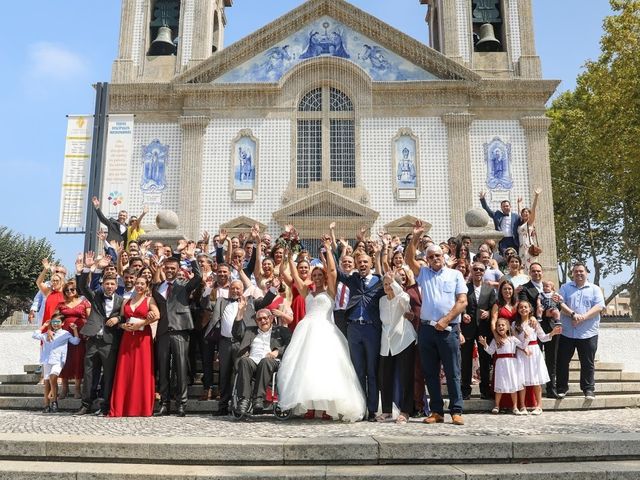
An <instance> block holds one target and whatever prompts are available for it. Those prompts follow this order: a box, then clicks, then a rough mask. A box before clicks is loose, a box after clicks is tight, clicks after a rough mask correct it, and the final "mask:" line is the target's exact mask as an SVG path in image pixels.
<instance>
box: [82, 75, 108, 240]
mask: <svg viewBox="0 0 640 480" xmlns="http://www.w3.org/2000/svg"><path fill="white" fill-rule="evenodd" d="M108 99H109V84H108V83H107V82H104V83H102V82H98V83H97V84H96V103H95V111H94V117H93V118H94V120H93V141H92V145H91V166H90V169H89V186H88V187H89V188H88V195H87V216H86V222H85V236H84V251H85V252H87V251H89V250H93V251H95V249H96V245H97V240H96V233H97V231H98V227H99V222H98V217H97V215H96V212H95V209H94V208H93V203H92V202H91V199H92V198H93V197H94V196H95V197H98V198H100V197H101V194H102V174H103V171H104V165H103V164H104V145H105V140H106V135H107V111H108Z"/></svg>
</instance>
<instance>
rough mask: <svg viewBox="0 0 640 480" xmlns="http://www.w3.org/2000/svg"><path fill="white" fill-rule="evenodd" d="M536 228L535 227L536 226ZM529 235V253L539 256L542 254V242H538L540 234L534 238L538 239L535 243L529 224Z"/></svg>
mask: <svg viewBox="0 0 640 480" xmlns="http://www.w3.org/2000/svg"><path fill="white" fill-rule="evenodd" d="M534 228H535V227H534ZM527 235H528V236H529V243H530V244H531V245H529V249H528V252H529V255H531V256H532V257H537V256H538V255H540V254H541V253H542V248H541V247H540V244H539V243H538V236H537V235H536V236H535V237H534V238H535V239H536V243H535V244H534V243H533V242H532V241H531V230H529V226H528V225H527Z"/></svg>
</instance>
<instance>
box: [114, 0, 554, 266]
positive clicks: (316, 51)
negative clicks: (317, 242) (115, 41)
mask: <svg viewBox="0 0 640 480" xmlns="http://www.w3.org/2000/svg"><path fill="white" fill-rule="evenodd" d="M419 1H420V3H421V4H425V5H426V7H427V23H428V26H429V29H428V31H429V37H430V38H429V46H428V45H426V44H423V43H421V42H419V41H417V40H414V39H413V38H411V37H409V36H407V35H405V34H404V33H402V32H400V31H398V30H397V29H395V28H393V27H391V26H389V25H387V24H385V23H384V22H383V21H381V20H379V19H377V18H375V17H373V16H371V15H369V14H367V13H366V12H363V11H362V10H359V9H357V8H356V7H354V6H352V5H351V4H349V3H348V2H346V1H344V0H309V1H307V2H305V3H304V4H302V5H301V6H300V7H298V8H296V9H294V10H293V11H291V12H289V13H288V14H286V15H284V16H283V17H281V18H279V19H277V20H275V21H273V22H272V23H270V24H268V25H266V26H265V27H263V28H261V29H259V30H258V31H256V32H253V33H250V34H248V35H247V36H246V37H245V38H244V39H242V40H240V41H238V42H236V43H234V44H233V45H231V46H229V47H225V46H224V26H225V24H226V17H225V8H229V7H231V6H232V1H231V0H181V1H179V0H123V6H122V24H121V33H120V48H119V55H118V58H117V59H116V61H115V63H114V67H113V75H112V82H111V85H110V90H109V113H110V115H118V114H129V115H134V116H135V126H134V130H133V140H132V141H133V147H132V152H133V155H132V158H131V159H130V164H129V166H128V169H127V171H128V172H129V176H128V178H127V179H126V181H127V182H129V185H128V194H127V197H126V198H124V199H123V202H122V204H121V206H119V208H125V209H127V210H129V211H130V212H131V213H134V214H135V213H136V212H137V211H138V210H141V209H142V206H143V205H145V204H146V205H149V207H150V212H151V213H150V215H149V217H150V218H154V217H155V213H157V212H158V211H161V210H172V211H175V212H176V213H177V214H178V217H179V218H180V229H181V230H182V231H183V232H184V234H185V235H186V236H188V237H191V238H195V237H197V236H198V235H199V233H200V232H202V231H203V230H209V231H217V230H218V229H219V228H220V227H221V226H224V227H227V228H228V229H230V230H231V231H234V229H240V228H242V229H245V230H246V226H249V225H251V224H253V223H259V224H261V225H263V226H264V227H265V228H266V229H267V230H269V231H270V232H271V233H278V232H279V231H280V230H281V229H282V227H283V226H284V225H286V224H294V225H295V226H296V228H297V229H298V230H299V231H300V233H301V235H302V236H303V237H304V238H309V239H312V238H317V237H318V236H319V235H320V234H321V233H322V232H324V231H325V230H326V229H327V226H328V224H329V222H331V221H336V223H337V231H338V234H339V235H343V236H346V237H349V238H354V236H355V233H356V231H357V230H358V229H359V228H360V227H361V226H362V225H366V226H367V227H369V228H371V231H372V232H377V231H379V230H381V229H386V230H388V231H389V232H391V233H406V232H407V231H408V230H410V225H411V223H412V222H413V221H415V219H421V220H423V221H425V222H427V223H428V224H430V225H431V230H430V235H431V236H432V237H433V238H434V240H436V241H442V240H446V238H448V237H449V236H455V235H458V234H460V233H462V232H464V231H465V229H466V228H467V227H466V225H465V219H464V217H465V213H466V212H467V211H468V210H469V209H471V208H474V207H475V208H477V207H479V195H480V192H482V191H486V192H488V193H487V199H488V200H489V204H490V205H491V206H492V207H493V208H494V209H495V208H499V204H500V201H501V200H503V199H508V200H510V201H511V202H512V204H513V205H514V208H515V206H516V201H517V199H518V198H520V197H521V198H522V200H523V204H524V205H525V206H530V204H531V200H532V195H533V194H532V192H533V190H534V188H535V187H541V188H542V191H543V193H542V195H541V199H540V204H539V206H538V212H537V213H538V215H537V220H536V226H537V228H538V231H539V243H540V246H541V247H542V248H543V254H542V256H541V260H542V263H543V264H544V266H545V269H547V270H549V271H553V272H555V265H556V258H555V251H556V249H555V232H554V223H553V204H552V194H551V178H550V169H549V156H548V144H547V128H548V125H549V120H548V119H547V118H546V117H545V103H546V101H547V100H548V99H549V98H550V96H551V95H552V94H553V92H554V90H555V88H556V86H557V83H558V82H556V81H551V80H544V79H542V78H541V77H542V75H541V67H540V59H539V57H538V56H537V55H536V50H535V41H534V34H533V23H532V12H531V3H532V2H531V0H493V1H491V0H489V1H487V0H419ZM107 162H109V159H108V158H107ZM108 169H109V168H108V164H107V171H108ZM120 181H122V179H120ZM112 183H113V179H110V178H109V176H108V175H107V176H105V178H104V179H103V185H102V192H103V201H105V202H106V196H107V195H108V194H109V192H110V191H111V190H112Z"/></svg>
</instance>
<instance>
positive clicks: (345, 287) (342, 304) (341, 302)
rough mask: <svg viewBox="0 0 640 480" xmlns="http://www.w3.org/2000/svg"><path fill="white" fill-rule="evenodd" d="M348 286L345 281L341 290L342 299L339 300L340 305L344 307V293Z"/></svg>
mask: <svg viewBox="0 0 640 480" xmlns="http://www.w3.org/2000/svg"><path fill="white" fill-rule="evenodd" d="M346 289H347V286H346V285H345V284H344V283H343V284H342V290H340V300H338V306H339V307H340V308H344V295H345V293H346Z"/></svg>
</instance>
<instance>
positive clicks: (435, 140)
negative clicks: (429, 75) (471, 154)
mask: <svg viewBox="0 0 640 480" xmlns="http://www.w3.org/2000/svg"><path fill="white" fill-rule="evenodd" d="M401 128H408V129H410V130H411V131H412V133H413V134H414V135H415V136H417V137H418V139H419V154H420V159H419V163H420V169H419V186H420V195H419V198H418V200H417V201H410V202H404V201H402V202H399V201H397V200H396V199H395V196H394V192H393V179H392V167H391V162H392V157H391V144H392V139H393V137H394V136H396V135H397V134H398V131H399V130H400V129H401ZM360 135H361V155H362V157H361V158H362V182H363V185H364V187H365V188H366V189H367V190H368V192H369V200H370V203H369V205H368V206H369V207H371V208H373V209H374V210H376V211H378V212H379V213H380V216H379V217H378V221H377V222H376V224H375V225H374V226H373V229H372V232H377V231H378V230H380V229H381V228H382V227H383V226H384V225H385V224H387V223H389V222H391V221H393V220H396V219H398V218H400V217H403V216H405V215H413V216H415V217H418V218H421V219H423V220H426V221H428V222H429V223H431V224H432V228H431V231H430V235H431V236H432V237H433V238H434V239H436V240H446V238H447V237H448V236H449V232H450V231H451V215H450V211H449V203H450V198H449V184H448V172H449V167H448V162H447V130H446V127H445V125H444V123H443V122H442V121H441V120H440V119H439V118H368V119H362V122H361V131H360Z"/></svg>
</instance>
